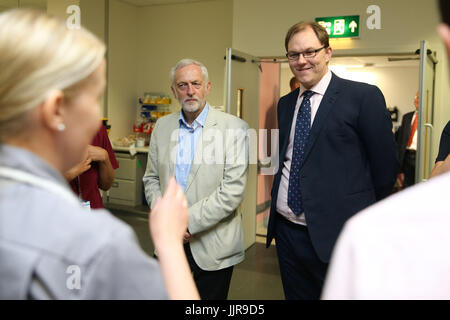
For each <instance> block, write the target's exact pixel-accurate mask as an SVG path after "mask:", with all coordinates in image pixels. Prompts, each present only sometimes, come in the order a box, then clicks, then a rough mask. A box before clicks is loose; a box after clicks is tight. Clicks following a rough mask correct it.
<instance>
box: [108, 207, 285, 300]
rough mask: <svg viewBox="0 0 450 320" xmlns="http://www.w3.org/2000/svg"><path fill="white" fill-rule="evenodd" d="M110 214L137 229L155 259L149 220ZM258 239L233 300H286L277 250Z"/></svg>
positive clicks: (237, 278)
mask: <svg viewBox="0 0 450 320" xmlns="http://www.w3.org/2000/svg"><path fill="white" fill-rule="evenodd" d="M110 211H111V212H112V213H113V214H114V215H115V216H116V217H118V218H120V219H121V220H123V221H124V222H126V223H128V224H129V225H130V226H131V227H132V228H133V229H134V231H135V232H136V235H137V237H138V241H139V243H140V244H141V247H142V249H143V250H144V251H145V252H146V253H147V254H149V255H153V244H152V241H151V238H150V233H149V230H148V219H147V218H146V216H145V215H142V214H139V213H130V212H125V211H120V210H114V209H110ZM258 216H259V217H258V219H257V221H258V222H257V234H265V228H264V219H263V218H262V216H261V215H258ZM256 238H257V241H256V243H255V244H254V245H252V246H251V247H250V248H249V249H248V250H247V251H246V252H245V260H244V261H243V262H241V263H240V264H238V265H236V266H235V268H234V271H233V277H232V279H231V285H230V291H229V294H228V299H229V300H240V299H242V300H282V299H284V294H283V287H282V285H281V278H280V270H279V267H278V259H277V253H276V249H275V246H273V245H272V246H270V247H269V248H268V249H266V247H265V245H264V243H265V237H263V236H257V237H256Z"/></svg>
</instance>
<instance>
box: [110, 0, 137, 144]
mask: <svg viewBox="0 0 450 320" xmlns="http://www.w3.org/2000/svg"><path fill="white" fill-rule="evenodd" d="M137 13H138V8H137V7H134V6H131V5H128V4H126V3H124V2H121V1H118V0H110V1H109V48H108V114H107V116H108V118H109V124H110V125H111V131H110V139H114V138H116V137H124V136H127V135H129V134H131V133H132V129H133V127H132V126H133V123H134V120H135V118H136V106H137V98H138V95H139V93H140V91H139V90H138V83H137V76H136V75H137V72H138V62H137V59H136V56H137V51H138V37H137V33H138V30H137V23H136V22H137V18H138V15H137Z"/></svg>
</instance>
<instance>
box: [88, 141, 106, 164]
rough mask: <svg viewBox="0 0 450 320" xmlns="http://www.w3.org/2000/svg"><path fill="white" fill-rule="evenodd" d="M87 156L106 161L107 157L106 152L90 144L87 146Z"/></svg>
mask: <svg viewBox="0 0 450 320" xmlns="http://www.w3.org/2000/svg"><path fill="white" fill-rule="evenodd" d="M87 157H88V158H90V159H92V161H101V162H103V161H106V160H107V159H108V158H109V157H108V152H107V151H106V150H105V149H103V148H100V147H95V146H92V145H89V146H88V150H87Z"/></svg>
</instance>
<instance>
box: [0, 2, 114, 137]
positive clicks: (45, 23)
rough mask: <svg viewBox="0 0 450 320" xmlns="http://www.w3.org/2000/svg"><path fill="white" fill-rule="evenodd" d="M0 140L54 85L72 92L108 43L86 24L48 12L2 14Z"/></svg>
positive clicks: (22, 122)
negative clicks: (69, 21)
mask: <svg viewBox="0 0 450 320" xmlns="http://www.w3.org/2000/svg"><path fill="white" fill-rule="evenodd" d="M0 26H1V27H0V141H4V140H5V139H6V138H7V137H10V136H13V135H15V134H16V133H17V132H18V131H19V130H21V129H23V127H24V126H25V125H26V121H27V119H28V114H29V113H30V112H29V111H31V110H33V109H34V108H35V107H37V106H38V105H39V104H41V103H42V102H43V101H45V99H46V98H47V96H48V94H49V93H50V92H52V91H53V90H62V91H63V92H64V93H67V95H66V97H67V96H70V94H69V92H70V93H72V91H73V90H72V89H73V88H75V87H77V85H79V84H80V83H81V82H82V81H83V80H85V79H87V78H88V77H89V76H90V75H91V74H92V73H93V72H94V71H95V70H96V69H97V68H98V67H99V66H100V63H101V62H102V61H103V58H104V56H105V50H106V49H105V45H104V44H103V43H102V42H101V41H100V40H99V39H97V38H96V37H95V36H94V35H93V34H92V33H90V32H89V31H87V30H86V29H84V28H80V29H73V30H69V29H68V28H67V27H66V24H65V21H64V20H62V19H60V18H57V17H53V16H49V15H47V14H46V13H43V12H40V11H34V10H29V9H28V10H27V9H25V10H24V9H14V10H10V11H6V12H4V13H1V14H0Z"/></svg>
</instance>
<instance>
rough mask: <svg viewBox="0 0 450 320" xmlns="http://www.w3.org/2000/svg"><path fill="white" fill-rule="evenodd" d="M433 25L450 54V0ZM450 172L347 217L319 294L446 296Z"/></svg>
mask: <svg viewBox="0 0 450 320" xmlns="http://www.w3.org/2000/svg"><path fill="white" fill-rule="evenodd" d="M439 3H440V10H441V14H442V19H443V23H441V24H440V25H439V26H438V28H437V31H438V33H439V35H440V37H441V39H442V41H443V42H444V45H445V47H446V49H447V55H448V57H450V3H449V2H448V1H446V0H441V1H439ZM449 190H450V173H445V174H442V175H440V176H438V177H436V178H433V179H430V180H428V181H427V182H422V183H419V184H417V185H415V186H413V187H411V188H408V189H406V190H404V191H401V192H399V193H397V194H395V195H394V196H392V197H389V198H387V199H385V200H384V201H382V202H380V203H377V204H376V205H374V206H372V207H369V208H367V209H366V210H363V211H361V212H360V213H358V214H357V215H355V216H354V217H353V218H351V219H350V220H349V221H348V222H347V223H346V225H345V227H344V229H343V231H342V234H341V235H340V236H339V239H338V242H337V245H336V247H335V250H334V252H333V255H332V259H331V264H330V267H329V270H328V274H327V277H326V282H325V287H324V291H323V295H322V299H450V255H449V253H448V247H449V244H450V232H449V229H450V198H449V196H448V191H449Z"/></svg>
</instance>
